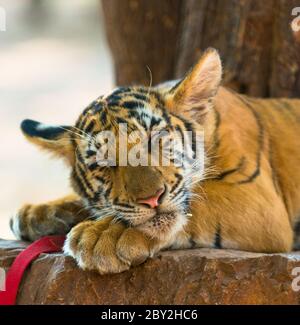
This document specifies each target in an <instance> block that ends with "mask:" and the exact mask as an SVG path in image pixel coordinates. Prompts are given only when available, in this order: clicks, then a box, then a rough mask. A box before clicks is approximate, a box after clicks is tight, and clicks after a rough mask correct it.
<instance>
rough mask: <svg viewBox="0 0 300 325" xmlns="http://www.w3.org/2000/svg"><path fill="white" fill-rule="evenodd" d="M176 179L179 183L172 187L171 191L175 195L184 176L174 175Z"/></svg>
mask: <svg viewBox="0 0 300 325" xmlns="http://www.w3.org/2000/svg"><path fill="white" fill-rule="evenodd" d="M174 176H175V177H176V178H177V181H176V183H175V184H174V185H173V186H172V188H171V190H170V193H173V192H174V191H175V189H176V188H177V187H178V185H179V184H180V183H181V181H182V179H183V176H182V175H180V174H177V173H176V174H175V175H174Z"/></svg>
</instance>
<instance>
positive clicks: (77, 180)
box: [71, 170, 89, 198]
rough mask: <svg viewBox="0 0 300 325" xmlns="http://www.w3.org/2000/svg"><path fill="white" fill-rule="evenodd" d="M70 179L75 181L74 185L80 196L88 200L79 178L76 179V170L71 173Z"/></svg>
mask: <svg viewBox="0 0 300 325" xmlns="http://www.w3.org/2000/svg"><path fill="white" fill-rule="evenodd" d="M71 177H72V178H73V180H74V181H75V183H76V185H77V187H78V189H79V191H80V193H81V196H83V197H85V198H89V195H88V194H87V192H86V190H85V187H84V185H83V184H82V182H81V180H80V178H79V177H78V175H77V172H76V170H73V171H72V176H71Z"/></svg>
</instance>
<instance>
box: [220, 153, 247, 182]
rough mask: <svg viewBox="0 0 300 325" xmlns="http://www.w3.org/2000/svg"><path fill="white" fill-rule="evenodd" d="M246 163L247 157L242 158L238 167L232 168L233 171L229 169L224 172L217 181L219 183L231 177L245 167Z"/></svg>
mask: <svg viewBox="0 0 300 325" xmlns="http://www.w3.org/2000/svg"><path fill="white" fill-rule="evenodd" d="M244 163H245V157H242V158H241V159H240V161H239V163H238V165H237V166H236V167H235V168H232V169H228V170H225V171H223V172H222V173H220V174H219V175H218V176H217V177H216V178H215V179H216V180H218V181H219V180H222V179H224V178H225V177H226V176H228V175H231V174H233V173H235V172H237V171H239V170H240V169H241V168H242V167H243V165H244Z"/></svg>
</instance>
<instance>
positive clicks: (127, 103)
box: [122, 100, 144, 109]
mask: <svg viewBox="0 0 300 325" xmlns="http://www.w3.org/2000/svg"><path fill="white" fill-rule="evenodd" d="M122 107H124V108H127V109H134V108H138V107H144V103H143V102H141V101H138V100H127V101H125V102H123V103H122Z"/></svg>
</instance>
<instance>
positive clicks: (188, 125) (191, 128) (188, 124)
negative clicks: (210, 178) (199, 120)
mask: <svg viewBox="0 0 300 325" xmlns="http://www.w3.org/2000/svg"><path fill="white" fill-rule="evenodd" d="M171 115H173V116H175V117H177V118H178V119H179V120H180V121H181V122H182V123H183V124H184V127H185V128H186V130H187V131H190V132H192V151H193V154H194V155H193V158H195V156H196V149H197V148H196V145H197V144H196V132H195V130H194V126H193V123H192V122H190V121H188V120H186V119H185V118H183V117H182V116H179V115H177V114H174V113H171Z"/></svg>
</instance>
